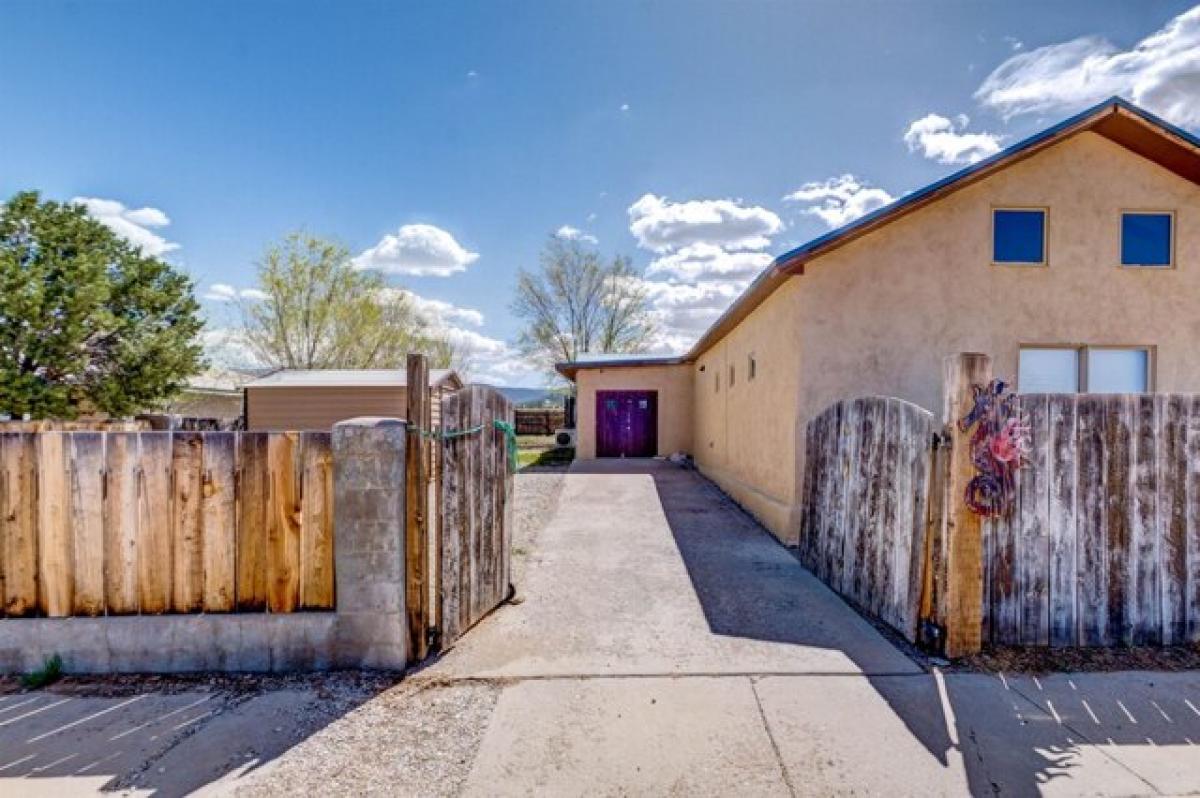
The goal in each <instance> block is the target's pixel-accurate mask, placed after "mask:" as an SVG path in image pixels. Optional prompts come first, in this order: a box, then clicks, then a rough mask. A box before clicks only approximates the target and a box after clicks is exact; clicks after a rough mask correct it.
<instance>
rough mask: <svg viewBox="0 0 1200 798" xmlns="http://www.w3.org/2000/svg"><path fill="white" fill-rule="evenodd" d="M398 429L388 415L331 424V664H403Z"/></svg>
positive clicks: (402, 428)
mask: <svg viewBox="0 0 1200 798" xmlns="http://www.w3.org/2000/svg"><path fill="white" fill-rule="evenodd" d="M405 434H406V424H405V422H404V421H402V420H400V419H396V418H355V419H350V420H348V421H342V422H340V423H338V424H336V425H335V426H334V428H333V494H334V495H333V517H334V536H335V538H334V571H335V579H336V589H337V628H336V630H335V633H334V640H335V646H336V650H335V656H334V662H335V664H336V665H337V666H339V667H350V668H355V667H357V668H379V669H385V670H400V669H403V668H404V667H405V666H406V664H407V663H408V659H409V653H410V651H409V634H408V624H407V620H406V617H405V598H404V589H405V545H404V535H405V479H404V477H405V470H404V449H405V444H406V441H405Z"/></svg>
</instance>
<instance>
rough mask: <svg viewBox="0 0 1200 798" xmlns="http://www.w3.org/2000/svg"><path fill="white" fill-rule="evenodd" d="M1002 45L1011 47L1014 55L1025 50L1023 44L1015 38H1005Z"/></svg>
mask: <svg viewBox="0 0 1200 798" xmlns="http://www.w3.org/2000/svg"><path fill="white" fill-rule="evenodd" d="M1004 43H1005V44H1007V45H1008V46H1009V47H1011V48H1012V50H1013V52H1014V53H1015V52H1016V51H1018V50H1023V49H1025V42H1023V41H1021V40H1020V39H1018V38H1017V37H1016V36H1005V37H1004Z"/></svg>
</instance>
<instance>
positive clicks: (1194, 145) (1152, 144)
mask: <svg viewBox="0 0 1200 798" xmlns="http://www.w3.org/2000/svg"><path fill="white" fill-rule="evenodd" d="M1084 131H1091V132H1093V133H1097V134H1099V135H1101V136H1104V137H1105V138H1107V139H1109V140H1110V141H1113V142H1114V143H1116V144H1119V145H1121V146H1122V147H1125V148H1126V149H1128V150H1130V151H1131V152H1134V153H1136V154H1138V155H1141V156H1142V157H1143V158H1146V159H1147V160H1149V161H1152V162H1153V163H1156V164H1158V165H1159V166H1161V167H1163V168H1165V169H1169V170H1170V171H1172V172H1174V173H1175V174H1177V175H1179V176H1180V177H1182V178H1184V179H1186V180H1190V181H1192V182H1193V183H1197V184H1200V138H1197V137H1196V136H1193V135H1192V134H1191V133H1188V132H1187V131H1186V130H1183V129H1182V128H1180V127H1177V126H1175V125H1172V124H1171V123H1170V122H1167V121H1165V120H1163V119H1160V118H1158V117H1157V116H1155V115H1154V114H1152V113H1150V112H1149V111H1146V110H1144V109H1142V108H1139V107H1138V106H1136V105H1134V104H1133V103H1131V102H1129V101H1127V100H1124V99H1122V98H1120V97H1111V98H1109V99H1107V100H1105V101H1104V102H1102V103H1099V104H1097V105H1094V106H1092V107H1091V108H1088V109H1087V110H1085V111H1082V112H1080V113H1078V114H1076V115H1075V116H1072V117H1070V118H1069V119H1065V120H1063V121H1062V122H1059V123H1058V124H1057V125H1053V126H1051V127H1048V128H1046V129H1045V130H1043V131H1041V132H1039V133H1035V134H1034V135H1032V136H1030V137H1029V138H1026V139H1024V140H1022V141H1019V142H1017V143H1016V144H1013V145H1012V146H1011V147H1008V148H1007V149H1004V150H1002V151H1000V152H998V153H996V154H995V155H993V156H991V157H990V158H985V159H984V160H982V161H980V162H978V163H976V164H972V165H971V166H968V167H966V168H965V169H960V170H959V171H957V172H955V173H953V174H951V175H949V176H947V177H944V178H942V179H941V180H937V181H935V182H933V183H930V184H929V185H927V186H925V187H924V188H920V189H918V190H916V191H913V192H910V193H908V194H905V195H904V196H903V197H901V198H900V199H898V200H896V201H895V202H893V203H891V204H890V205H885V206H884V207H882V208H880V209H879V210H877V211H875V212H873V213H869V214H867V215H866V216H863V217H861V218H859V219H856V220H855V221H853V222H850V223H849V224H845V225H843V226H841V227H839V228H837V229H836V230H832V231H830V232H828V233H825V234H824V235H821V236H818V237H816V238H814V239H812V240H811V241H809V242H808V243H806V244H802V245H801V246H799V247H796V248H795V249H792V250H789V251H788V252H785V253H783V254H782V255H780V256H778V257H777V258H775V260H774V261H772V262H771V264H770V265H769V266H767V268H766V269H764V270H763V271H762V272H761V273H760V274H759V275H758V277H756V278H755V279H754V281H753V282H752V283H751V284H750V285H749V287H747V288H746V290H745V291H743V292H742V294H741V296H739V297H738V298H737V299H735V300H734V301H733V304H731V305H730V306H729V307H728V308H726V309H725V312H724V313H722V314H721V315H720V316H719V317H718V318H717V320H716V321H715V322H713V323H712V325H710V326H709V328H708V329H707V330H705V331H704V333H703V334H702V335H701V336H700V338H699V339H697V341H696V343H695V344H693V345H692V348H691V349H690V350H689V351H688V352H687V353H686V354H684V355H680V356H679V357H678V358H676V359H675V360H676V362H681V363H688V362H692V361H694V360H695V359H696V358H698V357H699V356H700V355H701V354H703V353H704V352H705V351H706V350H707V349H708V348H709V347H711V346H712V345H713V344H715V343H716V342H717V341H719V340H721V338H723V337H725V335H726V334H728V333H729V331H730V330H732V329H733V328H734V327H736V326H737V325H738V324H740V323H741V322H742V320H743V319H745V318H746V317H747V316H749V315H750V313H751V312H753V311H754V309H755V308H757V307H758V306H759V305H761V304H762V303H763V302H764V301H765V300H766V299H767V297H769V296H770V295H771V294H772V293H774V291H775V289H777V288H778V287H779V286H780V285H782V284H783V283H784V282H786V281H787V279H788V278H789V277H792V276H793V275H798V274H803V273H804V266H805V264H807V263H810V262H812V261H813V260H815V259H816V258H819V257H821V256H822V255H826V254H828V253H830V252H832V251H834V250H836V249H838V248H839V247H842V246H844V245H846V244H848V243H850V242H851V241H853V240H855V239H857V238H859V237H861V236H864V235H866V234H868V233H870V232H873V231H875V230H878V229H879V228H881V227H883V226H884V225H886V224H888V223H889V222H893V221H895V220H897V219H899V218H901V217H902V216H905V215H906V214H908V213H911V212H913V211H915V210H918V209H919V208H922V207H924V206H926V205H928V204H930V203H932V202H936V201H938V200H940V199H942V198H943V197H946V196H948V195H950V194H952V193H953V192H955V191H958V190H959V189H962V188H966V187H967V186H969V185H971V184H972V183H975V182H978V181H979V180H982V179H984V178H986V177H989V176H990V175H992V174H994V173H996V172H998V171H1000V170H1001V169H1005V168H1007V167H1009V166H1012V165H1013V164H1016V163H1019V162H1020V161H1022V160H1024V159H1026V158H1028V157H1030V156H1032V155H1035V154H1037V153H1038V152H1041V151H1042V150H1044V149H1046V148H1048V147H1050V146H1052V145H1054V144H1057V143H1059V142H1061V141H1063V140H1064V139H1066V138H1069V137H1070V136H1073V135H1075V134H1077V133H1082V132H1084ZM645 360H646V362H645V363H636V364H633V363H630V364H627V365H659V364H658V363H656V362H653V360H654V359H645ZM586 367H589V364H585V363H579V362H577V363H560V364H558V365H557V366H556V368H557V369H558V371H559V373H561V374H563V375H564V376H566V377H567V378H568V379H573V378H574V374H575V372H576V370H577V369H578V368H586ZM568 372H570V373H568Z"/></svg>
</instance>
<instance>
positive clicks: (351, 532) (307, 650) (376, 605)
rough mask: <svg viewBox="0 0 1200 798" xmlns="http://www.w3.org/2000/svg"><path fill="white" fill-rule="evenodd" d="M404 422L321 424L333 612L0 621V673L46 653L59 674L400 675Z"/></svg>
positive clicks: (31, 665) (29, 665) (404, 639)
mask: <svg viewBox="0 0 1200 798" xmlns="http://www.w3.org/2000/svg"><path fill="white" fill-rule="evenodd" d="M404 446H405V423H404V422H403V421H401V420H399V419H395V418H356V419H351V420H349V421H343V422H341V423H339V424H337V425H336V426H335V427H334V429H333V461H334V462H333V468H334V476H333V484H334V570H335V585H336V590H337V609H336V610H335V611H333V612H308V613H287V614H279V615H272V614H268V613H243V614H228V615H224V614H207V615H158V616H147V615H138V616H124V617H101V618H9V619H4V620H0V671H4V672H10V673H11V672H23V671H30V670H33V669H35V668H37V667H39V666H40V665H41V664H42V662H43V661H44V660H45V659H46V658H47V657H50V656H52V655H54V654H58V655H60V656H61V657H62V658H63V665H64V669H65V670H66V671H67V672H69V673H137V672H143V673H154V672H158V673H163V672H185V671H295V670H324V669H328V668H375V669H381V670H402V669H403V668H404V667H405V664H406V663H407V660H408V631H407V628H406V621H405V607H404V514H405V506H404V496H405V492H404V477H405V474H404Z"/></svg>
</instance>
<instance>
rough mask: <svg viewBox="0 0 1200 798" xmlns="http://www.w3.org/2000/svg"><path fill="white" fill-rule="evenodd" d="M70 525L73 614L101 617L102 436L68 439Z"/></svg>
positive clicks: (79, 435)
mask: <svg viewBox="0 0 1200 798" xmlns="http://www.w3.org/2000/svg"><path fill="white" fill-rule="evenodd" d="M68 446H69V449H68V460H67V462H68V467H69V468H70V472H69V477H68V483H69V488H70V524H71V534H72V540H73V546H74V559H75V589H74V595H73V599H72V600H73V604H72V614H73V615H83V616H94V615H103V614H104V593H105V588H104V482H105V452H104V448H105V436H104V435H103V434H102V433H99V432H75V433H72V434H71V435H70V436H69V440H68Z"/></svg>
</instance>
